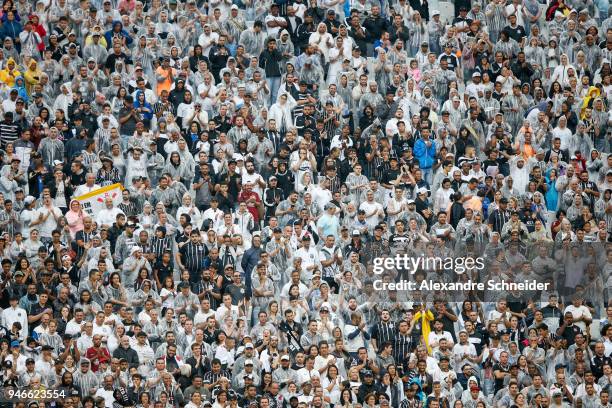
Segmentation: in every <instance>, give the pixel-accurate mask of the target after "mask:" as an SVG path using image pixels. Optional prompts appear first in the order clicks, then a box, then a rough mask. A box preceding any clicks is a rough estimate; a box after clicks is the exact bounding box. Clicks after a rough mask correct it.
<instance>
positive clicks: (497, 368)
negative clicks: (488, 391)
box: [493, 364, 510, 392]
mask: <svg viewBox="0 0 612 408" xmlns="http://www.w3.org/2000/svg"><path fill="white" fill-rule="evenodd" d="M496 371H501V372H502V373H509V372H510V366H509V365H507V366H505V367H504V366H502V365H501V364H495V365H494V366H493V373H495V372H496ZM502 388H504V377H501V378H497V377H495V392H497V391H499V390H501V389H502Z"/></svg>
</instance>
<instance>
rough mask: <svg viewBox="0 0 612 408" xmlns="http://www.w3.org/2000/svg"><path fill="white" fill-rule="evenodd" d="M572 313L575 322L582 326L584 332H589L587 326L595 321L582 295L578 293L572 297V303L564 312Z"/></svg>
mask: <svg viewBox="0 0 612 408" xmlns="http://www.w3.org/2000/svg"><path fill="white" fill-rule="evenodd" d="M565 313H571V314H572V316H573V317H574V324H575V325H576V326H578V327H580V330H582V332H583V333H588V330H587V326H588V325H590V324H591V322H592V321H593V316H592V315H591V311H590V310H589V308H588V307H586V306H585V305H584V303H583V300H582V296H580V295H578V294H576V295H574V297H573V298H572V304H570V305H568V306H567V307H566V308H565V310H564V311H563V314H565Z"/></svg>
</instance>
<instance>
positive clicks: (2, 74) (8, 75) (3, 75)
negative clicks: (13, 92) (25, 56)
mask: <svg viewBox="0 0 612 408" xmlns="http://www.w3.org/2000/svg"><path fill="white" fill-rule="evenodd" d="M10 63H13V67H14V68H13V70H12V71H11V70H9V69H8V65H9V64H10ZM6 66H7V68H5V69H3V70H0V82H4V83H5V84H6V85H7V86H8V87H10V88H13V87H14V86H15V80H16V79H17V77H21V72H19V70H17V63H16V62H15V60H14V59H13V58H9V59H8V60H7V61H6ZM22 79H23V78H22Z"/></svg>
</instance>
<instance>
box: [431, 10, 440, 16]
mask: <svg viewBox="0 0 612 408" xmlns="http://www.w3.org/2000/svg"><path fill="white" fill-rule="evenodd" d="M439 15H440V10H431V16H432V17H433V16H439Z"/></svg>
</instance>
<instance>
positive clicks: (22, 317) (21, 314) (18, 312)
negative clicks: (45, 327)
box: [2, 294, 28, 340]
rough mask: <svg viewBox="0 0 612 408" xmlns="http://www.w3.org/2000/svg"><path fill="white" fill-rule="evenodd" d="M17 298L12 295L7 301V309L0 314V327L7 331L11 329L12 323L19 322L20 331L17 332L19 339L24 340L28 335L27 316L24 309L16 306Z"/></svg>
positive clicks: (15, 295)
mask: <svg viewBox="0 0 612 408" xmlns="http://www.w3.org/2000/svg"><path fill="white" fill-rule="evenodd" d="M18 303H19V296H17V294H12V295H11V297H10V299H9V305H10V307H8V308H7V309H4V311H3V312H2V326H4V327H6V328H8V329H9V330H10V329H11V327H13V323H16V322H19V323H20V324H21V331H20V332H19V339H20V340H24V339H25V338H26V336H27V335H28V314H27V313H26V311H25V309H22V308H20V307H19V306H18Z"/></svg>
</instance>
